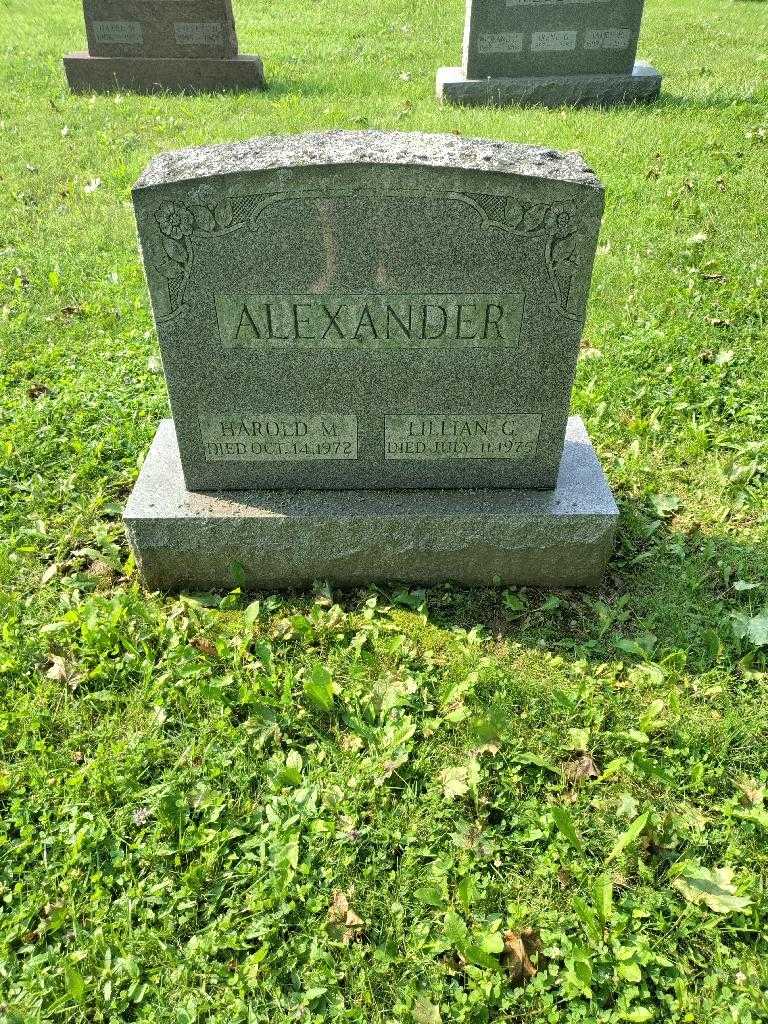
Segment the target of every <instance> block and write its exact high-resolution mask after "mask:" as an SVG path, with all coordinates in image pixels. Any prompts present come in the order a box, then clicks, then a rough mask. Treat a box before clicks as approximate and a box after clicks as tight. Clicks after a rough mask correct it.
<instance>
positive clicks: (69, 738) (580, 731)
mask: <svg viewBox="0 0 768 1024" xmlns="http://www.w3.org/2000/svg"><path fill="white" fill-rule="evenodd" d="M461 7H462V4H461V2H460V0H447V2H446V3H445V4H440V5H436V4H433V3H429V2H427V0H412V2H408V3H406V2H405V0H380V2H379V3H378V4H370V3H364V2H362V0H348V2H347V3H345V4H343V5H342V4H340V3H333V2H331V0H312V2H310V3H307V2H300V0H283V2H282V3H280V4H272V5H269V4H262V3H257V2H256V0H239V3H236V9H237V16H238V22H239V29H240V40H241V49H242V50H243V51H244V52H257V53H260V54H262V56H263V57H264V61H265V65H266V69H267V73H268V76H269V78H270V80H271V82H272V88H271V89H270V91H269V92H268V93H267V94H265V95H245V96H239V97H218V98H214V97H203V98H195V99H184V98H163V97H154V98H146V97H143V98H142V97H134V96H128V95H120V96H113V97H96V98H87V97H86V98H83V97H73V96H70V95H69V94H68V93H67V91H66V88H65V84H64V78H63V73H62V70H61V65H60V58H61V55H62V54H63V53H65V52H66V51H69V50H73V49H81V48H82V46H83V40H84V32H83V25H82V14H81V11H80V7H79V4H78V3H76V2H75V0H66V2H62V3H58V4H51V3H48V2H43V0H4V2H2V3H0V53H1V54H2V61H1V62H0V190H1V191H0V345H1V346H2V359H1V360H0V396H1V397H0V453H1V461H0V523H1V524H2V528H1V530H0V1020H2V1021H8V1022H13V1024H21V1022H23V1024H36V1022H41V1021H57V1022H62V1024H64V1022H84V1021H94V1022H96V1021H108V1022H123V1021H146V1022H148V1021H151V1022H153V1024H196V1022H201V1024H202V1022H211V1024H213V1022H216V1024H237V1022H258V1024H261V1022H267V1021H281V1022H282V1021H289V1022H290V1021H297V1022H302V1024H309V1022H320V1021H323V1022H325V1021H345V1022H359V1024H363V1022H365V1024H391V1022H395V1021H404V1022H406V1024H411V1022H413V1024H439V1022H440V1021H443V1022H471V1024H483V1022H505V1024H517V1022H523V1021H525V1022H529V1021H542V1022H550V1024H559V1022H566V1024H570V1022H577V1021H579V1022H601V1024H602V1022H614V1021H635V1022H642V1021H648V1020H652V1021H658V1022H665V1024H666V1022H696V1024H698V1022H706V1024H725V1022H737V1024H751V1022H756V1021H765V1020H768V942H767V941H766V926H767V925H768V893H767V892H766V881H767V878H766V868H767V867H768V850H767V846H766V841H767V840H768V808H766V806H765V803H764V792H765V790H766V788H768V753H767V752H766V751H767V748H766V739H767V737H766V723H767V717H766V714H767V713H766V706H767V705H768V662H767V660H766V652H768V610H767V609H768V544H767V543H766V542H767V541H768V504H767V503H766V499H767V498H768V397H767V391H766V383H767V382H768V345H766V338H765V327H766V315H767V312H768V303H767V302H766V279H767V277H768V268H767V267H766V258H765V253H766V243H767V242H768V230H767V225H766V199H765V195H766V185H765V182H766V172H767V171H768V103H767V101H768V88H767V83H768V4H766V3H763V2H759V0H649V2H648V5H647V7H648V9H647V12H646V17H645V23H644V29H643V35H642V39H641V47H640V51H641V56H642V57H644V58H645V59H648V60H650V61H652V63H654V64H655V65H656V66H657V67H658V68H659V69H660V70H661V71H662V72H663V73H664V75H665V83H664V93H663V98H662V100H661V101H660V102H659V103H658V104H656V105H655V106H652V107H649V108H646V109H629V110H614V111H604V112H598V111H581V112H576V111H571V110H565V111H545V110H503V111H492V110H465V111H462V110H455V109H448V108H446V109H440V108H439V107H438V106H437V105H436V104H435V102H434V100H433V82H434V72H435V69H436V68H437V67H438V66H439V65H441V64H455V63H458V61H459V52H460V39H461V31H462V18H463V15H462V10H461ZM368 126H370V127H375V128H384V129H398V130H434V131H457V132H461V133H464V134H466V135H488V136H492V137H499V138H504V139H512V140H519V141H529V142H535V143H541V144H546V145H548V146H554V147H560V148H566V149H571V148H578V149H580V150H581V151H582V152H583V153H584V154H585V156H586V157H587V159H588V160H589V162H590V163H591V165H592V166H593V167H594V168H595V169H596V171H597V172H598V174H599V175H600V176H601V177H602V178H603V180H604V181H605V183H606V186H607V212H606V217H605V221H604V227H603V233H602V237H601V242H600V250H599V255H598V259H597V265H596V272H595V280H594V287H593V292H592V297H591V302H590V315H589V321H588V324H587V329H586V334H585V341H584V350H583V358H582V359H581V361H580V366H579V373H578V378H577V383H576V388H575V392H574V408H575V411H577V412H579V413H580V414H581V415H582V416H583V417H584V418H585V420H586V422H587V424H588V426H589V429H590V431H591V433H592V437H593V439H594V440H595V443H596V445H597V447H598V449H599V451H600V454H601V457H602V458H603V460H604V465H605V467H606V470H607V473H608V475H609V477H610V479H611V482H612V483H613V485H614V487H615V489H616V493H617V496H618V499H619V502H620V505H621V509H622V523H621V530H620V537H619V541H618V544H617V550H616V555H615V558H614V559H613V561H612V564H611V567H610V573H609V576H608V578H607V580H606V583H605V585H604V587H603V588H602V590H601V591H600V592H599V593H591V594H577V593H561V594H555V595H545V594H541V593H536V592H533V591H528V592H513V591H498V590H487V591H481V592H474V593H469V592H465V591H461V590H457V589H452V588H449V587H445V588H438V589H435V590H432V591H429V592H426V593H424V592H418V591H409V590H407V589H403V588H397V587H392V588H389V589H370V590H367V591H365V592H356V593H331V592H329V591H328V590H327V589H325V588H324V587H323V586H322V585H319V586H318V588H317V591H316V593H314V594H307V595H298V596H296V595H294V596H290V595H289V596H285V595H283V596H277V595H269V594H261V595H241V594H237V593H235V594H230V595H227V596H224V597H222V596H213V595H187V596H184V597H181V598H165V597H162V596H158V595H149V596H148V595H145V594H143V593H142V592H141V590H140V588H139V585H138V582H137V579H136V575H135V571H134V568H133V566H132V564H131V559H130V557H129V552H128V550H127V547H126V544H125V541H124V537H123V532H122V528H121V523H120V510H121V507H122V504H123V503H124V501H125V498H126V496H127V494H128V491H129V489H130V487H131V486H132V483H133V481H134V480H135V477H136V473H137V469H138V466H139V464H140V461H141V459H142V457H143V456H144V454H145V453H146V451H147V448H148V445H149V442H150V440H151V438H152V435H153V433H154V430H155V427H156V424H157V421H158V419H159V418H160V417H162V416H163V415H164V414H165V413H166V394H165V388H164V383H163V379H162V374H161V372H160V367H159V361H158V352H157V347H156V340H155V337H154V333H153V328H152V322H151V317H150V312H149V308H148V299H147V295H146V292H145V288H144V285H143V281H142V272H141V268H140V264H139V259H138V256H137V249H136V241H135V232H134V226H133V219H132V211H131V206H130V202H129V189H130V186H131V184H132V182H133V181H134V180H135V179H136V178H137V177H138V175H139V173H140V171H141V170H142V168H143V167H144V165H145V164H146V163H147V161H148V160H149V159H150V158H151V157H152V156H153V155H154V154H156V153H158V152H160V151H162V150H165V149H170V148H175V147H179V146H188V145H193V144H199V143H207V142H220V141H227V140H234V139H242V138H247V137H250V136H253V135H258V134H263V133H274V132H295V131H302V130H307V129H318V128H331V127H334V128H338V127H340V128H361V127H368ZM526 929H532V930H533V931H532V932H529V933H527V934H526V936H525V937H526V939H527V941H528V950H529V953H530V954H531V958H532V960H533V962H534V963H533V966H537V967H538V970H537V973H535V975H534V976H533V977H532V978H530V980H529V981H528V983H527V984H521V983H520V982H521V980H526V979H525V978H521V975H525V974H526V972H525V971H524V970H522V969H521V963H520V960H519V959H516V957H515V952H514V951H515V950H516V949H517V950H518V952H519V951H520V950H521V948H522V947H521V945H520V942H521V939H520V936H522V935H523V933H524V932H525V931H526ZM505 936H506V938H505ZM535 936H538V937H539V940H540V943H541V946H542V947H543V950H542V952H541V953H540V954H537V953H536V951H535V950H534V948H533V946H534V945H535V941H534V940H535ZM504 950H505V951H504ZM527 966H528V965H527V963H525V962H523V964H522V967H527ZM527 973H528V974H532V968H531V969H530V970H528V972H527Z"/></svg>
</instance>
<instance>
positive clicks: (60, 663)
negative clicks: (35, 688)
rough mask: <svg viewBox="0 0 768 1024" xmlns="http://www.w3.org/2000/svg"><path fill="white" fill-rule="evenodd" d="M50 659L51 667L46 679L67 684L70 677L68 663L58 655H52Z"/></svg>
mask: <svg viewBox="0 0 768 1024" xmlns="http://www.w3.org/2000/svg"><path fill="white" fill-rule="evenodd" d="M50 658H51V667H50V668H49V669H48V671H47V672H46V673H45V677H46V679H53V681H54V682H55V683H66V682H67V680H68V679H69V677H70V671H69V668H68V667H67V663H66V662H65V661H64V659H63V658H60V657H59V655H58V654H52V655H51V656H50Z"/></svg>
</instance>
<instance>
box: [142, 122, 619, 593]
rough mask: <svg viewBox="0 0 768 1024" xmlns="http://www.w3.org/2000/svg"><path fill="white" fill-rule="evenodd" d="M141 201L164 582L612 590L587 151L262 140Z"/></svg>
mask: <svg viewBox="0 0 768 1024" xmlns="http://www.w3.org/2000/svg"><path fill="white" fill-rule="evenodd" d="M134 204H135V209H136V216H137V223H138V228H139V236H140V241H141V248H142V253H143V257H144V266H145V268H146V273H147V280H148V282H149V287H150V292H151V297H152V306H153V310H154V315H155V322H156V324H157V329H158V334H159V337H160V343H161V349H162V354H163V362H164V367H165V374H166V379H167V381H168V389H169V393H170V399H171V407H172V411H173V417H174V421H175V424H174V422H173V421H171V420H166V421H164V422H163V423H162V424H161V426H160V429H159V431H158V434H157V437H156V439H155V443H154V445H153V447H152V450H151V451H150V453H149V456H148V457H147V460H146V462H145V464H144V468H143V469H142V472H141V476H140V478H139V481H138V483H137V484H136V487H135V489H134V492H133V494H132V496H131V499H130V501H129V503H128V507H127V508H126V511H125V521H126V525H127V528H128V533H129V536H130V539H131V544H132V546H133V549H134V552H135V554H136V558H137V563H138V564H139V566H140V568H141V571H142V574H143V577H144V579H145V581H146V583H147V584H148V585H149V586H151V587H156V588H161V589H167V590H171V589H176V588H179V587H185V586H191V587H196V588H201V587H202V588H205V589H208V588H228V587H231V586H242V587H251V588H252V587H275V586H277V587H280V586H283V587H293V586H303V585H304V584H306V583H308V582H310V581H311V580H313V579H317V578H321V579H327V580H331V581H334V582H337V583H344V584H349V583H359V582H362V581H365V580H375V579H386V578H392V577H396V578H405V579H409V580H414V581H419V582H425V583H428V582H436V581H438V580H441V579H453V580H457V581H459V582H464V583H492V582H494V581H495V580H497V581H503V582H506V583H521V584H522V583H525V584H540V585H544V586H549V585H559V586H579V585H588V584H593V583H596V582H597V580H598V579H599V578H600V575H601V573H602V571H603V569H604V567H605V563H606V561H607V558H608V554H609V552H610V548H611V542H612V537H613V532H614V529H615V524H616V519H617V514H618V513H617V510H616V505H615V502H614V501H613V497H612V496H611V493H610V489H609V488H608V486H607V484H606V482H605V478H604V477H603V474H602V471H601V469H600V466H599V463H598V461H597V458H596V456H595V454H594V451H593V449H592V447H591V445H590V443H589V439H588V437H587V435H586V431H585V430H584V427H583V424H582V423H581V422H580V421H579V420H578V419H577V418H575V417H574V418H571V419H570V421H569V418H568V408H569V403H570V394H571V387H572V382H573V375H574V368H575V363H576V355H577V350H578V346H579V339H580V337H581V327H582V323H583V320H584V310H585V304H586V299H587V295H588V292H589V282H590V275H591V269H592V260H593V257H594V253H595V247H596V241H597V235H598V230H599V227H600V218H601V214H602V209H603V191H602V186H601V185H600V182H599V181H598V179H597V178H596V177H595V175H594V174H593V172H592V171H591V170H590V169H589V168H588V167H587V166H586V165H585V164H584V161H583V160H582V159H581V157H579V156H578V154H574V153H570V154H565V153H558V152H556V151H554V150H547V149H541V148H537V147H528V146H516V145H512V144H509V143H501V142H490V141H486V140H478V139H460V138H457V137H455V136H452V135H421V134H413V135H403V134H386V133H381V132H358V133H354V132H331V133H327V134H318V135H305V136H297V137H285V138H271V139H259V140H255V141H253V142H248V143H238V144H234V145H228V146H213V147H210V148H205V149H197V150H186V151H181V152H178V153H169V154H165V155H164V156H161V157H158V158H156V159H155V160H154V161H153V162H152V163H151V164H150V166H149V167H148V169H147V171H146V172H145V173H144V174H143V175H142V177H141V179H140V180H139V182H138V183H137V185H136V187H135V189H134Z"/></svg>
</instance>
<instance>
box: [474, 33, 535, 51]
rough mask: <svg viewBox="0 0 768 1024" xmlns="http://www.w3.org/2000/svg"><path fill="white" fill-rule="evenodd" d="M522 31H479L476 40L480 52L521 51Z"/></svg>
mask: <svg viewBox="0 0 768 1024" xmlns="http://www.w3.org/2000/svg"><path fill="white" fill-rule="evenodd" d="M524 38H525V37H524V36H523V33H522V32H481V34H480V38H479V39H478V42H477V48H478V51H479V52H480V53H522V50H523V40H524Z"/></svg>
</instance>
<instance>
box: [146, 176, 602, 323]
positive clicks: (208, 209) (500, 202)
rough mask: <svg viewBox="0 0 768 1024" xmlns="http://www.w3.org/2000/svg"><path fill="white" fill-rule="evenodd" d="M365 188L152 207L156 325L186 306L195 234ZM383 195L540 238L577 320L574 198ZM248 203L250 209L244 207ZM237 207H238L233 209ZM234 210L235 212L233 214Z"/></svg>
mask: <svg viewBox="0 0 768 1024" xmlns="http://www.w3.org/2000/svg"><path fill="white" fill-rule="evenodd" d="M365 194H366V193H364V192H360V193H358V192H354V191H350V192H348V193H335V194H334V195H332V196H329V195H328V194H327V193H325V192H322V191H308V192H300V191H297V192H291V193H268V194H263V195H256V196H247V197H242V198H238V199H235V200H224V201H221V202H218V203H216V202H213V201H210V200H209V201H208V202H205V201H199V202H194V203H184V202H180V201H176V202H165V203H163V204H162V205H160V206H159V207H157V209H156V210H155V211H154V220H155V224H156V229H157V232H158V235H159V237H158V238H157V239H156V241H155V245H154V247H153V251H152V253H151V254H150V258H151V261H152V266H153V267H154V269H155V271H156V272H157V274H159V275H160V277H162V278H164V279H165V281H166V282H167V292H168V294H167V300H168V303H167V304H168V310H167V311H161V312H160V314H159V315H158V313H157V312H156V314H155V319H156V321H157V323H158V324H159V325H165V324H167V323H169V322H171V321H172V320H174V319H176V318H177V317H178V316H179V314H180V313H182V312H183V310H184V309H185V308H186V307H185V297H186V290H187V286H188V284H189V279H190V276H191V273H192V267H193V265H194V259H195V255H194V248H193V245H192V240H193V237H194V236H196V235H203V236H208V237H211V236H221V235H227V234H230V233H232V232H235V231H240V230H242V229H243V228H248V229H250V230H251V231H254V230H256V225H257V223H258V221H259V219H260V217H261V216H262V214H263V213H264V212H265V211H266V210H268V209H269V208H270V207H273V206H276V205H278V204H280V203H285V202H296V201H297V200H301V201H307V200H313V199H334V198H348V199H350V198H356V197H359V196H361V195H365ZM376 195H377V197H382V198H387V199H401V198H408V199H414V198H416V199H420V200H425V201H426V200H429V199H430V198H435V199H440V200H443V201H444V200H449V201H454V202H457V203H462V204H463V205H466V206H469V207H471V208H472V209H473V210H474V211H476V212H477V214H478V215H479V216H480V217H481V221H482V222H481V229H483V230H488V229H490V228H496V229H498V230H501V231H504V232H505V233H507V234H510V235H512V236H514V237H517V238H520V239H525V240H530V239H534V238H535V239H540V240H541V242H542V245H543V255H544V266H545V268H546V271H547V274H548V277H549V280H550V284H551V286H552V292H553V295H554V297H555V301H556V304H557V306H558V308H559V310H560V312H561V314H562V315H563V316H565V317H567V318H568V319H573V320H575V319H578V317H577V316H576V314H574V313H571V312H570V310H569V305H570V298H571V289H572V285H573V279H574V276H575V274H576V270H577V269H578V266H579V242H580V240H581V237H582V236H581V235H580V233H579V231H578V230H577V226H576V215H575V210H574V208H573V203H551V204H541V203H538V204H537V203H528V202H521V201H518V200H517V199H514V198H511V197H506V196H493V195H476V194H469V193H461V192H446V193H444V194H442V195H439V196H433V197H432V196H428V195H426V196H425V195H424V194H423V193H420V192H417V191H415V190H395V189H392V190H387V191H386V192H383V193H377V194H376ZM249 206H250V207H251V210H250V212H248V209H247V208H248V207H249ZM236 208H237V210H236ZM236 212H237V213H239V214H240V215H239V216H236Z"/></svg>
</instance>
